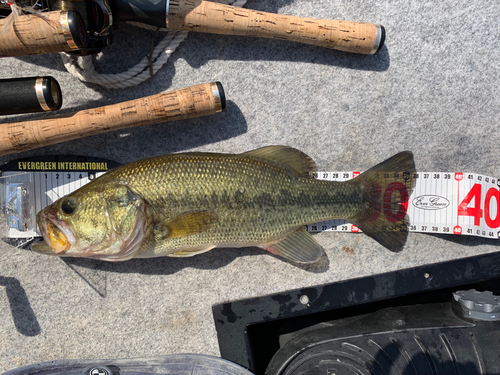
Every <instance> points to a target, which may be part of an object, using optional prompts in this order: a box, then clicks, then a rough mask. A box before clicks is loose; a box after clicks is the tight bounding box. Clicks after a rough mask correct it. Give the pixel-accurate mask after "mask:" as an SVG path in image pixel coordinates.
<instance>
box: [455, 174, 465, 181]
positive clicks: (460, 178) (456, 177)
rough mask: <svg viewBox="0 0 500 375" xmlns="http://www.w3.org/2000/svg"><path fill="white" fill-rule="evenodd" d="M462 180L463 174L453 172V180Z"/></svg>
mask: <svg viewBox="0 0 500 375" xmlns="http://www.w3.org/2000/svg"><path fill="white" fill-rule="evenodd" d="M463 179H464V174H463V173H462V172H455V180H457V181H462V180H463Z"/></svg>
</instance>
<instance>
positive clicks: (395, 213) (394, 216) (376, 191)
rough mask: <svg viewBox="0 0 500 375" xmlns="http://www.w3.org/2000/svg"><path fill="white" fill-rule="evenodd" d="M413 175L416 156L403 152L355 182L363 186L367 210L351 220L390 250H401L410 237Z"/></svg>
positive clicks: (367, 172) (359, 177) (375, 167)
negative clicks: (410, 198)
mask: <svg viewBox="0 0 500 375" xmlns="http://www.w3.org/2000/svg"><path fill="white" fill-rule="evenodd" d="M414 174H415V163H414V161H413V154H412V153H411V152H409V151H404V152H400V153H399V154H396V155H394V156H393V157H391V158H389V159H387V160H386V161H384V162H382V163H380V164H378V165H376V166H374V167H373V168H371V169H369V170H368V171H366V172H364V173H362V174H361V175H359V176H358V177H356V178H355V179H354V180H353V182H354V181H356V182H359V183H360V184H361V187H362V190H363V199H364V201H365V206H366V208H365V209H364V210H363V211H362V212H361V213H360V214H358V216H356V217H355V218H354V219H352V220H350V221H352V222H353V223H354V224H356V225H357V226H358V227H359V229H361V230H362V231H363V232H364V233H365V234H367V235H368V236H370V237H372V238H373V239H374V240H375V241H377V242H378V243H380V244H381V245H383V246H385V247H386V248H387V249H389V250H390V251H394V252H399V251H401V250H402V249H403V247H404V245H405V243H406V238H407V237H408V227H409V225H410V223H409V217H408V215H407V210H408V203H409V197H410V195H411V193H412V191H413V188H414V187H415V180H414Z"/></svg>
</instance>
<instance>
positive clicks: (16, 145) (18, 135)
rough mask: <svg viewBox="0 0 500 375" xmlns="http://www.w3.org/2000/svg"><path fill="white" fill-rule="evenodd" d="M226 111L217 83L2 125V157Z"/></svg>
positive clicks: (0, 135) (0, 134) (223, 97)
mask: <svg viewBox="0 0 500 375" xmlns="http://www.w3.org/2000/svg"><path fill="white" fill-rule="evenodd" d="M224 109H225V95H224V90H223V88H222V85H221V84H220V83H219V82H213V83H204V84H201V85H196V86H190V87H187V88H183V89H179V90H174V91H170V92H165V93H161V94H156V95H152V96H148V97H144V98H141V99H136V100H130V101H127V102H122V103H118V104H112V105H108V106H104V107H99V108H92V109H86V110H83V111H80V112H76V113H72V114H69V115H62V116H57V117H52V118H47V119H43V120H31V121H24V122H15V123H10V124H0V156H1V155H8V154H12V153H15V152H21V151H26V150H31V149H34V148H38V147H43V146H48V145H51V144H55V143H60V142H64V141H70V140H73V139H77V138H82V137H86V136H89V135H94V134H99V133H104V132H108V131H112V130H118V129H125V128H130V127H135V126H141V125H149V124H156V123H160V122H168V121H176V120H182V119H188V118H194V117H200V116H206V115H211V114H215V113H217V112H221V111H223V110H224Z"/></svg>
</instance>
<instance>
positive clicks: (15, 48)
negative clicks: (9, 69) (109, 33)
mask: <svg viewBox="0 0 500 375" xmlns="http://www.w3.org/2000/svg"><path fill="white" fill-rule="evenodd" d="M10 17H14V15H12V14H11V15H10V16H9V17H7V18H3V19H0V57H14V56H27V55H41V54H46V53H54V52H69V51H73V50H78V49H81V48H85V47H86V35H85V29H84V26H83V21H82V20H81V16H80V14H79V13H78V12H75V11H72V10H70V11H54V12H43V13H37V14H36V15H35V14H27V15H22V16H17V17H16V18H14V20H13V21H12V19H10Z"/></svg>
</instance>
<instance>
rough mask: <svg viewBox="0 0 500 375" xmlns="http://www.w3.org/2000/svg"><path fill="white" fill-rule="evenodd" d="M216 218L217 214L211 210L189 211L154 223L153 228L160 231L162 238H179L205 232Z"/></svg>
mask: <svg viewBox="0 0 500 375" xmlns="http://www.w3.org/2000/svg"><path fill="white" fill-rule="evenodd" d="M217 220H218V217H217V214H216V213H214V212H212V211H208V210H207V211H190V212H186V213H183V214H181V215H179V216H176V217H175V218H173V219H170V220H168V221H165V222H163V223H160V224H157V225H155V229H156V230H160V231H161V232H162V237H163V238H180V237H186V236H190V235H192V234H196V233H200V232H205V231H206V230H208V229H210V228H211V227H212V225H214V224H215V223H216V222H217Z"/></svg>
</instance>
